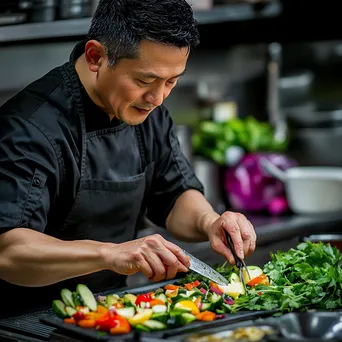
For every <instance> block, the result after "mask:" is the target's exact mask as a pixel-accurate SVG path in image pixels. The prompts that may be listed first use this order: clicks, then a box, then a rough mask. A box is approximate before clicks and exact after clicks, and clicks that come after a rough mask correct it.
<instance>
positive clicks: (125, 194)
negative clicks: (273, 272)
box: [59, 63, 154, 292]
mask: <svg viewBox="0 0 342 342" xmlns="http://www.w3.org/2000/svg"><path fill="white" fill-rule="evenodd" d="M68 68H74V66H73V65H72V64H71V63H69V64H68ZM64 77H70V78H71V83H69V82H68V84H69V87H70V84H71V85H72V88H73V89H72V91H73V94H74V97H73V98H74V101H75V102H76V109H77V113H78V115H79V118H80V123H81V136H82V151H81V159H80V170H81V175H80V184H79V189H78V193H77V196H76V198H75V201H74V204H73V206H72V208H71V210H70V212H69V214H68V215H67V217H66V219H65V221H64V226H63V227H62V228H61V230H60V232H59V237H60V238H62V239H65V240H83V239H89V240H96V241H103V242H113V243H122V242H125V241H129V240H132V239H135V238H136V236H137V225H138V222H139V221H140V220H141V219H142V217H143V215H144V214H145V208H146V203H145V200H144V199H145V198H146V195H147V192H148V190H149V188H150V185H151V180H152V175H153V170H154V163H153V162H151V163H149V164H147V162H146V158H145V150H144V146H143V142H142V139H141V134H140V127H139V126H134V127H133V126H127V125H126V124H120V125H119V126H116V127H111V128H107V129H103V130H100V131H96V132H91V133H87V132H86V125H85V116H84V109H83V104H82V102H81V93H80V88H79V86H78V84H79V83H78V76H77V74H76V72H75V71H74V70H73V72H71V70H70V69H69V70H68V74H67V73H64ZM69 81H70V80H69ZM127 135H128V136H127ZM120 137H122V139H120ZM123 138H124V139H123ZM120 141H121V142H123V141H126V142H127V141H129V144H130V145H129V146H127V148H128V149H129V151H130V153H131V154H132V160H139V163H140V165H141V166H140V167H141V168H142V169H141V171H142V172H140V173H138V174H134V175H129V176H127V175H122V174H121V175H118V174H117V172H116V170H112V169H108V167H107V165H106V158H107V157H108V156H107V155H108V154H109V155H110V153H108V152H110V151H112V150H113V151H115V144H117V143H118V142H119V143H120ZM131 144H133V145H131ZM102 153H103V154H104V155H103V156H102V155H101V154H102ZM101 156H102V158H101ZM111 157H112V158H117V156H116V155H111ZM133 164H134V163H133ZM125 280H126V276H122V275H118V274H116V273H114V272H112V271H101V272H96V273H93V274H90V275H86V276H81V277H76V278H73V279H70V280H67V281H65V282H63V285H65V286H68V287H71V288H70V289H71V290H72V289H73V288H75V287H76V285H77V284H78V283H84V284H87V285H88V286H89V288H91V289H92V290H93V291H94V292H99V291H104V290H107V289H112V288H118V287H122V286H125Z"/></svg>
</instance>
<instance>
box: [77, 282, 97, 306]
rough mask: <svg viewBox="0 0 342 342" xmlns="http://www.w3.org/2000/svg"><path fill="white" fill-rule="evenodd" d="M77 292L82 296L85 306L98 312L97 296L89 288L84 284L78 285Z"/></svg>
mask: <svg viewBox="0 0 342 342" xmlns="http://www.w3.org/2000/svg"><path fill="white" fill-rule="evenodd" d="M76 290H77V293H78V294H79V295H80V297H81V299H82V302H83V303H84V305H85V306H87V307H88V308H89V309H90V310H91V311H96V310H97V302H96V299H95V296H94V295H93V293H92V292H91V291H90V290H89V288H88V286H87V285H84V284H78V285H77V288H76Z"/></svg>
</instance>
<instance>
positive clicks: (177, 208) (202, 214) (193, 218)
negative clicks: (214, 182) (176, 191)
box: [166, 190, 220, 242]
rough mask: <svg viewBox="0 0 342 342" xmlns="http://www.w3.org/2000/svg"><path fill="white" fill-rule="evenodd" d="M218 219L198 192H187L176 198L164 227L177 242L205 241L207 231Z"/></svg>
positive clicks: (217, 215)
mask: <svg viewBox="0 0 342 342" xmlns="http://www.w3.org/2000/svg"><path fill="white" fill-rule="evenodd" d="M219 217H220V215H219V214H217V213H216V212H215V211H214V210H213V208H212V206H211V205H210V203H209V202H208V201H207V200H206V198H205V197H204V196H203V195H202V194H201V193H200V192H199V191H196V190H188V191H185V192H184V193H183V194H182V195H181V196H179V197H178V199H177V201H176V203H175V205H174V207H173V208H172V210H171V212H170V214H169V216H168V218H167V221H166V227H167V230H168V231H169V232H170V234H172V235H173V236H174V237H176V238H177V239H179V240H183V241H192V242H193V241H207V240H208V235H207V229H208V227H210V226H211V225H212V224H213V222H214V221H216V220H217V219H218V218H219Z"/></svg>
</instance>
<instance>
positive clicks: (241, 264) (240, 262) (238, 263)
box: [225, 231, 252, 292]
mask: <svg viewBox="0 0 342 342" xmlns="http://www.w3.org/2000/svg"><path fill="white" fill-rule="evenodd" d="M225 232H226V240H227V245H228V247H229V248H230V250H231V252H232V254H233V257H234V259H235V264H236V267H237V268H238V269H239V277H240V281H241V283H242V284H243V287H244V288H245V291H246V292H247V287H246V282H245V279H244V277H243V270H245V271H246V274H247V276H248V279H249V280H251V279H252V278H251V275H250V274H249V271H248V268H247V266H246V263H245V262H244V260H243V259H241V258H239V257H238V255H237V254H236V251H235V248H234V242H233V240H232V238H231V236H230V235H229V233H228V232H227V231H225Z"/></svg>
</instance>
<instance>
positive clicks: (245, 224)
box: [236, 215, 253, 257]
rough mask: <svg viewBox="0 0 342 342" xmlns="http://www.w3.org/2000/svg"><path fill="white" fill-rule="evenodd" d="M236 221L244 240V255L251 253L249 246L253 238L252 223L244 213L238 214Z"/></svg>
mask: <svg viewBox="0 0 342 342" xmlns="http://www.w3.org/2000/svg"><path fill="white" fill-rule="evenodd" d="M236 222H237V224H238V226H239V228H240V233H241V238H242V242H243V252H244V257H246V256H248V255H249V253H250V252H249V247H250V244H251V240H252V236H253V233H252V228H251V225H250V224H249V221H248V220H247V219H246V217H245V216H244V215H238V216H237V219H236Z"/></svg>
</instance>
